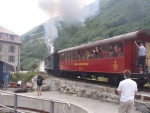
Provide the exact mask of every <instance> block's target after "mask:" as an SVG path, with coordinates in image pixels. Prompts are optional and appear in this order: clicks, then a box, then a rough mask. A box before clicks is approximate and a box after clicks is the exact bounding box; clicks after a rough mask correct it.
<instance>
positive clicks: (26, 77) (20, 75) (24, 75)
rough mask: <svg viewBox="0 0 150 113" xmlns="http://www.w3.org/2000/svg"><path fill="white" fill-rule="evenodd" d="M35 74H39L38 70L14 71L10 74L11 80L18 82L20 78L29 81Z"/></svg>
mask: <svg viewBox="0 0 150 113" xmlns="http://www.w3.org/2000/svg"><path fill="white" fill-rule="evenodd" d="M35 75H37V73H36V72H28V73H14V74H11V76H10V82H18V81H19V80H21V81H23V82H29V81H30V80H31V78H33V77H34V76H35Z"/></svg>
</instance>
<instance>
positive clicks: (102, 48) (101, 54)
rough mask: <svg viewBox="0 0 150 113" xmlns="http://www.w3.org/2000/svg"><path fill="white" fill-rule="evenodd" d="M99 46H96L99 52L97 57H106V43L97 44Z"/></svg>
mask: <svg viewBox="0 0 150 113" xmlns="http://www.w3.org/2000/svg"><path fill="white" fill-rule="evenodd" d="M98 47H99V48H97V50H98V54H99V56H98V57H99V58H104V57H107V45H102V46H98Z"/></svg>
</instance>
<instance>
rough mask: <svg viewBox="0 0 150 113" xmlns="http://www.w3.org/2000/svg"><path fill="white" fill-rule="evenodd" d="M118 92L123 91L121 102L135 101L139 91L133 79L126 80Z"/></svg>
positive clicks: (121, 83) (122, 82)
mask: <svg viewBox="0 0 150 113" xmlns="http://www.w3.org/2000/svg"><path fill="white" fill-rule="evenodd" d="M117 90H118V91H121V97H120V101H121V102H127V101H129V100H134V97H135V91H137V84H136V82H135V81H133V80H131V79H125V80H123V81H121V82H120V84H119V87H118V89H117Z"/></svg>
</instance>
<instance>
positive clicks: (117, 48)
mask: <svg viewBox="0 0 150 113" xmlns="http://www.w3.org/2000/svg"><path fill="white" fill-rule="evenodd" d="M114 49H115V53H116V56H123V44H122V42H117V43H116V44H115V47H114Z"/></svg>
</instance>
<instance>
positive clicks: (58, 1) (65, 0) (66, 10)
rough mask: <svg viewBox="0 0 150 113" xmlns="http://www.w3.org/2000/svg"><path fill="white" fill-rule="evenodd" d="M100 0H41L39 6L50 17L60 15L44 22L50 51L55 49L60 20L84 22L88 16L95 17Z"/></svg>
mask: <svg viewBox="0 0 150 113" xmlns="http://www.w3.org/2000/svg"><path fill="white" fill-rule="evenodd" d="M85 1H86V2H89V1H91V2H92V3H91V4H89V5H86V2H85ZM99 2H100V1H99V0H82V1H81V0H40V1H39V6H40V7H41V8H42V9H43V10H44V11H46V12H48V14H49V15H50V17H56V16H59V19H58V17H57V19H56V18H53V19H50V20H48V21H47V22H46V23H44V28H45V31H46V35H45V37H46V39H45V41H46V44H47V47H48V49H49V53H52V52H53V51H54V50H53V49H54V47H53V45H54V41H55V39H56V38H57V37H58V26H59V27H60V26H61V25H60V21H64V22H67V23H69V24H75V23H76V22H80V23H82V24H84V22H85V21H86V20H87V19H88V18H92V17H94V16H95V15H96V14H98V12H99Z"/></svg>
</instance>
